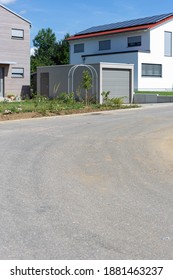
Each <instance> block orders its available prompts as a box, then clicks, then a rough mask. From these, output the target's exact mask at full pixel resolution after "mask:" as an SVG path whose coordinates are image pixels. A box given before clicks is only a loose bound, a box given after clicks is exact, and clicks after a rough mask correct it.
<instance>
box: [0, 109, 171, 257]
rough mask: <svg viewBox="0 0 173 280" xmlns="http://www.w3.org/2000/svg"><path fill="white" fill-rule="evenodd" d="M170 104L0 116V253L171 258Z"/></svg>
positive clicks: (44, 255)
mask: <svg viewBox="0 0 173 280" xmlns="http://www.w3.org/2000/svg"><path fill="white" fill-rule="evenodd" d="M171 105H172V104H171ZM171 105H170V104H168V105H160V106H146V107H145V106H144V107H142V108H139V109H131V110H120V111H110V112H100V113H91V114H84V115H73V116H64V117H61V116H60V117H53V118H43V119H34V120H21V121H9V122H1V123H0V143H1V145H0V159H1V160H0V259H1V260H3V259H6V260H8V259H10V260H12V259H19V260H24V259H26V260H27V259H32V260H40V259H42V260H44V259H45V260H48V259H49V260H53V259H57V260H58V259H68V260H70V259H74V260H75V259H95V260H101V259H109V260H110V259H118V260H123V259H134V260H135V259H173V172H172V171H173V105H172V106H171Z"/></svg>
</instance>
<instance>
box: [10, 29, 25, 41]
mask: <svg viewBox="0 0 173 280" xmlns="http://www.w3.org/2000/svg"><path fill="white" fill-rule="evenodd" d="M11 38H12V39H24V30H23V29H14V28H13V29H11Z"/></svg>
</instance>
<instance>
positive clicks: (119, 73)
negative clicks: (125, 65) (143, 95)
mask: <svg viewBox="0 0 173 280" xmlns="http://www.w3.org/2000/svg"><path fill="white" fill-rule="evenodd" d="M102 90H103V91H110V95H109V97H110V98H113V97H125V98H124V102H126V103H129V101H130V71H129V70H123V69H108V68H103V72H102Z"/></svg>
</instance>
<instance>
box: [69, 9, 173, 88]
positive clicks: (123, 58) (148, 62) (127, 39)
mask: <svg viewBox="0 0 173 280" xmlns="http://www.w3.org/2000/svg"><path fill="white" fill-rule="evenodd" d="M172 32H173V13H169V14H162V15H157V16H151V17H145V18H139V19H134V20H129V21H123V22H118V23H113V24H107V25H101V26H95V27H91V28H89V29H86V30H84V31H81V32H79V33H77V34H75V35H74V36H71V37H70V38H68V41H69V43H70V63H71V64H92V63H99V62H107V63H130V64H134V88H135V90H156V91H157V90H173V56H172V39H173V38H172ZM109 79H110V91H111V83H112V82H113V79H114V76H113V75H112V76H111V75H110V76H109ZM111 80H112V81H111Z"/></svg>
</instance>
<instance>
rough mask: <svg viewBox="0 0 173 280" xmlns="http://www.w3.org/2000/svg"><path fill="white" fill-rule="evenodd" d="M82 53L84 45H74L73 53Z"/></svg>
mask: <svg viewBox="0 0 173 280" xmlns="http://www.w3.org/2000/svg"><path fill="white" fill-rule="evenodd" d="M80 52H84V44H75V45H74V53H80Z"/></svg>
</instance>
